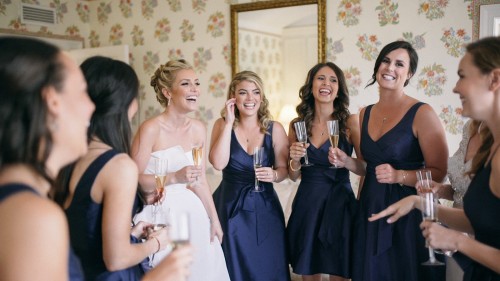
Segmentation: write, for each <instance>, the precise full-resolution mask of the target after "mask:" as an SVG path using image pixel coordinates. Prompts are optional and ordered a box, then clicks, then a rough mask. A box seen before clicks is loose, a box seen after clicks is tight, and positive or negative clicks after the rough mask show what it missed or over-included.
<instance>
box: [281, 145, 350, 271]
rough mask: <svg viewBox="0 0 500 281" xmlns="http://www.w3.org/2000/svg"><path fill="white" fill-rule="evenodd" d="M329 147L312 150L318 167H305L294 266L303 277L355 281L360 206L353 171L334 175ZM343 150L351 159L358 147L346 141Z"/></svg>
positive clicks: (292, 223) (294, 223)
mask: <svg viewBox="0 0 500 281" xmlns="http://www.w3.org/2000/svg"><path fill="white" fill-rule="evenodd" d="M330 146H331V145H330V143H329V141H326V142H325V143H323V144H322V145H321V146H320V147H319V148H316V147H314V146H313V145H309V147H308V149H307V154H308V157H309V162H311V163H313V164H314V166H311V167H302V169H301V182H300V185H299V187H298V190H297V194H296V195H295V198H294V202H293V205H292V214H291V215H290V219H289V221H288V226H287V242H288V248H289V256H290V264H291V266H292V268H293V271H294V272H295V273H297V274H302V275H312V274H317V273H326V274H332V275H339V276H344V277H346V278H349V277H350V271H351V268H350V267H351V266H350V257H351V251H352V239H351V238H352V234H351V232H352V227H353V217H354V215H355V213H356V210H357V202H356V199H355V196H354V193H353V191H352V188H351V183H350V179H349V171H348V170H347V169H345V168H338V169H330V168H329V167H330V166H331V164H330V163H329V162H328V150H329V148H330ZM339 148H340V149H342V150H343V151H344V152H345V153H347V154H348V155H351V154H352V151H353V147H352V145H350V144H349V143H348V142H347V140H346V139H345V137H344V136H341V138H340V140H339ZM301 161H303V160H301Z"/></svg>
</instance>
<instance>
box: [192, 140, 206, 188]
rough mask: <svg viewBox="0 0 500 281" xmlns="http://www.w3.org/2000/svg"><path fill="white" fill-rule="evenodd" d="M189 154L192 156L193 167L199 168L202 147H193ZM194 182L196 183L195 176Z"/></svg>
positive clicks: (201, 158) (201, 159)
mask: <svg viewBox="0 0 500 281" xmlns="http://www.w3.org/2000/svg"><path fill="white" fill-rule="evenodd" d="M191 153H192V154H193V162H194V165H195V166H200V165H201V162H202V161H203V145H194V146H193V148H192V149H191ZM196 181H198V176H196Z"/></svg>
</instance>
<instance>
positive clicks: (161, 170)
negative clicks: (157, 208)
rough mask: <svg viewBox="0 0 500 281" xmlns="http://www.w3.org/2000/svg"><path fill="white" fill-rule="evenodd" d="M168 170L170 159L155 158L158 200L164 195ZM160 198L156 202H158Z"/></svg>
mask: <svg viewBox="0 0 500 281" xmlns="http://www.w3.org/2000/svg"><path fill="white" fill-rule="evenodd" d="M167 172H168V159H166V158H155V182H156V195H157V196H158V200H159V199H161V197H162V196H163V191H164V190H165V182H166V180H167ZM158 200H157V201H156V202H155V203H156V204H158V203H159V202H158Z"/></svg>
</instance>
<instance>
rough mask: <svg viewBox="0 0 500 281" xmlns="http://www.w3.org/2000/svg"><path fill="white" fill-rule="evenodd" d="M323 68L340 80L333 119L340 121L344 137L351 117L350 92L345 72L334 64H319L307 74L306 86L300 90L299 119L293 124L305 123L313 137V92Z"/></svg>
mask: <svg viewBox="0 0 500 281" xmlns="http://www.w3.org/2000/svg"><path fill="white" fill-rule="evenodd" d="M323 67H329V68H331V69H332V70H333V72H335V75H337V79H338V85H339V86H338V92H337V97H336V98H335V100H333V103H332V106H333V109H334V110H333V113H332V116H331V117H332V118H333V119H337V120H339V129H340V133H341V134H343V135H344V136H345V135H346V130H347V119H349V116H350V115H351V114H350V112H349V91H348V90H347V84H346V79H345V76H344V72H343V71H342V69H340V68H339V67H338V66H337V65H336V64H334V63H333V62H326V63H318V64H316V65H315V66H313V67H312V68H311V69H310V70H309V72H308V73H307V77H306V81H305V84H304V85H303V86H302V87H301V88H300V91H299V98H300V103H299V105H297V107H296V111H297V115H298V117H297V118H295V119H293V120H292V122H291V124H293V123H295V122H297V121H304V122H305V123H306V130H307V132H308V134H309V136H310V135H311V132H312V130H311V129H312V121H313V118H314V114H315V112H314V104H315V100H314V95H313V91H312V87H313V83H314V78H315V76H316V74H317V73H318V71H319V70H320V69H322V68H323Z"/></svg>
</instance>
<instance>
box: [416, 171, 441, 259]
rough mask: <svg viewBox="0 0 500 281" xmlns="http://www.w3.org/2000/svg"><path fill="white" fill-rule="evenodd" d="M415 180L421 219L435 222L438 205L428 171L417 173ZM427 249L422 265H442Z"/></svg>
mask: <svg viewBox="0 0 500 281" xmlns="http://www.w3.org/2000/svg"><path fill="white" fill-rule="evenodd" d="M417 180H418V182H419V184H420V196H421V197H422V200H421V202H422V217H423V219H424V221H431V222H437V221H438V204H437V198H436V196H435V194H434V193H433V192H432V188H431V183H432V175H431V171H430V170H419V171H417ZM428 249H429V260H428V261H426V262H423V263H422V265H432V266H435V265H444V263H442V262H440V261H438V260H437V259H436V256H435V255H434V250H433V249H432V247H431V246H428Z"/></svg>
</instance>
